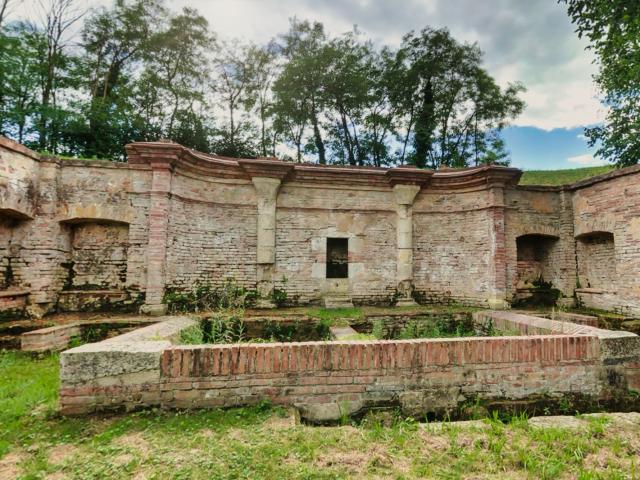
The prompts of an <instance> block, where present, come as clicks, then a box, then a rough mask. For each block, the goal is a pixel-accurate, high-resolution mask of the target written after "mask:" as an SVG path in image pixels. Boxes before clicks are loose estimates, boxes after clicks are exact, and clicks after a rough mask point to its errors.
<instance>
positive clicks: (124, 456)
mask: <svg viewBox="0 0 640 480" xmlns="http://www.w3.org/2000/svg"><path fill="white" fill-rule="evenodd" d="M135 459H136V457H135V456H134V455H132V454H130V453H121V454H120V455H116V456H115V457H114V458H113V461H112V462H111V463H113V464H114V465H116V466H119V467H120V466H123V465H127V464H129V463H131V462H132V461H134V460H135Z"/></svg>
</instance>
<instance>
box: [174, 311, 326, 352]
mask: <svg viewBox="0 0 640 480" xmlns="http://www.w3.org/2000/svg"><path fill="white" fill-rule="evenodd" d="M331 325H332V322H331V321H330V320H317V321H300V320H295V321H288V322H286V321H276V320H266V321H264V322H261V323H260V325H259V327H258V329H259V334H257V335H256V334H254V335H249V334H248V331H247V327H246V324H245V322H244V321H243V319H242V317H239V316H238V315H237V314H225V313H219V314H216V315H213V316H211V317H208V318H204V319H202V320H200V321H199V322H198V324H196V325H193V326H191V327H189V328H187V329H185V330H183V331H182V333H181V336H180V343H182V344H194V345H199V344H203V343H242V342H253V343H262V342H301V341H314V340H330V339H331V334H330V331H329V327H330V326H331Z"/></svg>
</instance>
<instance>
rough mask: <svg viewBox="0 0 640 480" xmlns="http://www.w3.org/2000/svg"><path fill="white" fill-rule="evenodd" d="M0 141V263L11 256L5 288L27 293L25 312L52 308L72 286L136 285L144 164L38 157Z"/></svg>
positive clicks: (143, 222) (142, 238)
mask: <svg viewBox="0 0 640 480" xmlns="http://www.w3.org/2000/svg"><path fill="white" fill-rule="evenodd" d="M0 140H2V141H0V161H1V162H3V165H7V167H6V168H0V197H1V198H2V203H0V218H1V219H2V220H1V222H0V224H1V227H0V252H1V253H2V258H1V259H0V265H1V266H2V268H3V271H4V272H6V265H7V264H8V263H9V260H10V261H11V270H12V275H13V282H12V285H11V286H10V288H12V289H20V290H21V291H22V290H24V291H26V293H27V294H28V301H27V303H28V309H29V312H30V313H31V314H34V315H40V314H42V313H46V312H50V311H52V310H54V309H55V308H57V304H58V301H59V299H60V295H61V294H62V292H63V291H64V290H69V289H73V288H75V287H80V288H88V287H90V288H98V287H99V288H105V287H106V288H114V287H115V288H127V289H133V290H139V289H140V285H144V283H145V269H146V244H147V241H148V235H147V217H146V212H147V208H148V190H149V175H148V168H146V167H139V166H133V167H132V166H129V165H126V164H115V163H113V162H101V161H75V160H70V161H62V160H59V159H55V158H41V157H40V156H38V155H37V154H35V153H34V152H31V151H30V150H28V149H26V148H24V147H22V146H21V145H18V144H15V143H14V142H11V141H9V140H6V139H4V138H2V139H0ZM9 245H10V246H9ZM7 246H9V248H7ZM6 286H7V285H5V287H6Z"/></svg>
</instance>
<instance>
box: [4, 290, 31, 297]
mask: <svg viewBox="0 0 640 480" xmlns="http://www.w3.org/2000/svg"><path fill="white" fill-rule="evenodd" d="M30 293H31V292H30V291H29V290H2V291H0V298H6V297H24V296H27V295H29V294H30Z"/></svg>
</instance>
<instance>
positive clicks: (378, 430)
mask: <svg viewBox="0 0 640 480" xmlns="http://www.w3.org/2000/svg"><path fill="white" fill-rule="evenodd" d="M57 363H58V359H57V357H56V356H44V357H42V358H40V359H34V358H32V357H30V356H27V355H23V354H20V353H13V352H10V353H0V428H1V429H2V430H1V431H0V439H2V440H1V441H2V443H1V446H0V478H20V479H36V478H45V477H46V478H48V477H49V476H50V478H74V479H75V478H77V479H103V478H109V479H127V478H157V479H164V478H172V479H208V478H229V479H231V478H234V479H236V478H251V479H261V478H265V479H266V478H294V479H296V478H300V479H333V478H353V477H359V478H362V477H368V478H371V477H376V478H407V479H409V478H444V479H458V478H501V479H502V478H512V479H515V478H518V479H521V478H530V479H555V478H578V479H584V480H586V479H604V478H607V479H618V478H619V479H622V478H640V468H639V466H638V464H639V461H638V458H639V456H638V454H639V452H640V429H639V428H638V425H637V424H635V425H634V424H631V423H624V422H618V423H614V422H613V420H611V421H608V420H606V419H602V418H591V417H585V421H584V422H583V423H584V428H583V429H582V430H581V431H580V432H578V433H577V432H576V431H575V430H571V429H569V428H562V427H558V428H544V429H540V428H533V427H531V426H530V425H529V424H528V422H527V420H526V418H522V417H514V418H512V419H510V420H509V421H504V422H503V421H501V420H499V419H498V418H497V417H494V418H490V419H485V420H483V421H482V422H479V423H475V424H472V425H468V424H462V425H460V424H454V423H451V424H447V423H444V424H418V423H416V422H413V421H410V420H405V419H402V418H401V417H400V416H398V415H397V414H396V415H386V416H385V415H380V414H379V415H370V416H368V417H366V418H365V420H364V421H363V422H361V423H359V424H357V425H355V424H354V425H345V426H341V427H311V426H305V425H297V424H295V422H292V421H291V419H290V417H289V416H288V414H287V412H286V411H285V410H284V409H280V408H274V407H270V406H269V405H268V404H263V405H259V406H256V407H252V408H241V409H230V410H218V409H216V410H208V411H197V412H164V411H145V412H140V413H134V414H123V415H114V416H93V417H87V418H80V419H73V418H63V417H59V416H57V415H56V414H55V408H56V402H57V393H56V392H57V387H58V383H57V375H58V369H57Z"/></svg>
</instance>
